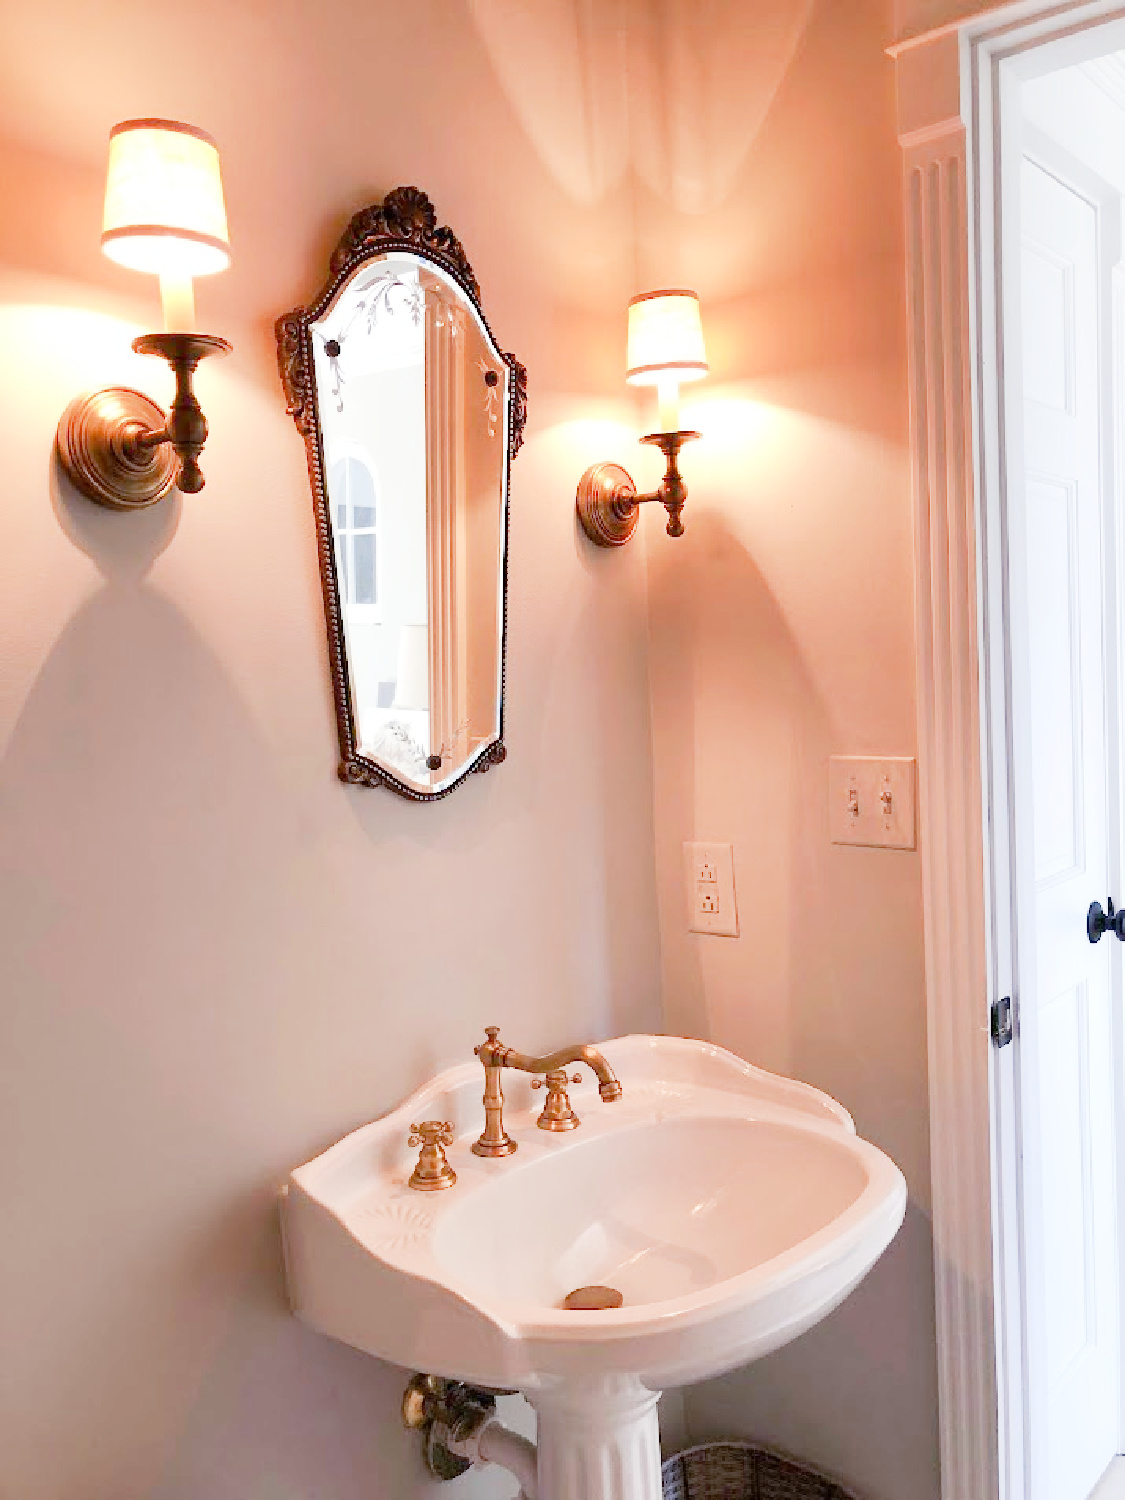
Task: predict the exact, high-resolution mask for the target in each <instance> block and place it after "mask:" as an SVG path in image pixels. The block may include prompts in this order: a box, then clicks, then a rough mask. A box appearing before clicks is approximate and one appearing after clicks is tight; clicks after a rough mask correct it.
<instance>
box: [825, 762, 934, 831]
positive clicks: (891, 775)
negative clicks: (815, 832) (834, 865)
mask: <svg viewBox="0 0 1125 1500" xmlns="http://www.w3.org/2000/svg"><path fill="white" fill-rule="evenodd" d="M914 779H915V778H914V761H913V760H912V759H910V758H909V757H907V756H902V755H896V756H884V757H883V758H881V759H878V758H876V757H874V756H844V755H833V756H832V757H831V758H830V759H829V762H828V829H829V837H830V838H831V840H832V842H833V843H834V844H864V845H867V846H868V847H870V848H876V849H913V848H915V847H916V838H915V832H914Z"/></svg>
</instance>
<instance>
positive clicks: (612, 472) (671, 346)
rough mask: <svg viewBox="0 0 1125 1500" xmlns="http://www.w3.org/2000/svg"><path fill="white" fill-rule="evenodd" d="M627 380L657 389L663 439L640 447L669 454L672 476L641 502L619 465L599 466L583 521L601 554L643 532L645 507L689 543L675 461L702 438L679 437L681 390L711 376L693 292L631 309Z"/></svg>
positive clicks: (586, 480) (636, 301)
mask: <svg viewBox="0 0 1125 1500" xmlns="http://www.w3.org/2000/svg"><path fill="white" fill-rule="evenodd" d="M626 365H627V368H626V371H625V379H626V380H627V381H628V382H629V383H630V384H631V385H654V386H656V389H657V397H658V408H659V422H660V431H659V432H650V433H649V434H648V436H647V437H643V438H642V439H641V442H642V443H652V444H653V446H654V447H657V448H659V449H660V451H661V453H663V455H664V458H665V461H666V465H667V466H666V468H665V470H664V478H663V479H662V480H661V481H660V488H659V489H657V490H653V491H652V493H651V494H648V495H638V494H637V487H636V485H635V484H634V483H633V481H632V479H631V478H630V476H629V474H628V473H627V472H626V470H625V469H623V468H621V466H620V465H619V464H610V463H604V464H594V465H593V466H592V467H591V468H589V469H587V470H586V472H585V474H583V476H582V478H581V479H580V480H579V482H578V500H577V505H578V518H579V520H580V521H581V522H582V529H583V531H585V533H586V535H587V536H588V537H589V538H590V540H591V541H592V542H596V543H597V545H598V546H599V547H620V546H621V545H622V544H623V543H624V542H627V541H628V540H629V538H630V537H631V536H632V535H633V532H634V531H636V529H637V521H638V519H639V516H640V509H639V507H640V506H642V505H643V504H644V503H645V502H646V501H648V500H659V501H660V503H661V504H662V505H663V506H664V508H665V510H667V512H668V525H667V527H666V530H667V532H668V535H669V536H683V534H684V523H683V522H682V521H681V520H680V512H681V511H682V510H683V508H684V501H685V500H686V499H687V485H686V484H685V483H684V481H683V478H682V477H681V475H680V470H679V466H678V464H677V460H678V458H679V454H680V449H681V448H682V447H683V445H684V444H685V443H687V442H690V441H691V439H692V438H697V437H698V436H699V433H698V432H682V431H680V384H681V382H682V381H685V380H702V379H703V377H704V375H706V374H707V355H706V351H705V350H704V347H703V324H702V322H701V321H700V317H699V298H698V296H697V295H696V294H695V292H645V293H644V294H643V295H642V296H640V297H634V298H633V300H632V302H630V303H629V346H628V354H627V356H626Z"/></svg>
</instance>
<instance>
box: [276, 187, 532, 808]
mask: <svg viewBox="0 0 1125 1500" xmlns="http://www.w3.org/2000/svg"><path fill="white" fill-rule="evenodd" d="M276 331H277V347H278V363H279V366H280V370H281V379H282V384H283V386H284V388H285V395H286V401H287V405H288V410H289V412H290V415H291V416H292V417H293V418H294V420H295V422H296V424H297V429H298V431H299V432H300V433H301V435H302V437H303V438H304V440H305V450H306V456H307V459H308V468H309V479H310V483H311V486H312V495H313V507H314V511H315V514H316V527H317V541H318V546H319V555H320V573H321V583H322V586H323V592H324V606H325V617H326V622H327V626H328V651H329V661H330V665H331V671H332V679H333V689H334V694H335V702H336V718H337V726H338V729H339V737H340V766H339V775H340V778H341V780H343V781H346V782H350V783H353V784H356V785H360V786H386V787H389V788H390V789H391V790H393V791H396V792H398V793H400V794H401V795H402V796H405V797H410V798H413V799H415V800H418V801H431V800H433V799H435V798H437V797H443V796H446V795H447V794H448V793H449V792H451V791H452V790H453V788H454V787H455V786H457V785H459V784H460V783H461V782H462V781H463V780H464V778H465V777H466V776H467V775H468V774H469V773H470V772H472V771H485V770H487V769H488V768H489V767H490V766H493V765H496V764H498V763H499V762H500V761H502V760H503V759H504V758H505V755H506V753H507V752H506V750H505V747H504V648H505V622H506V602H507V553H508V484H509V468H510V463H511V459H512V458H513V457H514V455H515V454H516V452H517V451H518V450H519V447H520V444H521V442H522V440H523V425H524V418H525V414H526V408H527V400H526V389H527V377H526V373H525V371H524V368H523V366H522V365H521V364H520V363H519V361H518V360H517V359H516V358H515V357H514V356H513V355H511V354H505V353H503V352H502V351H501V350H500V348H499V347H498V345H497V343H496V341H495V339H494V338H493V336H492V333H491V330H490V329H489V326H488V323H487V321H486V320H485V317H484V312H483V309H482V307H481V302H480V290H479V288H478V286H477V282H476V278H475V277H474V275H473V272H472V269H471V267H470V266H469V263H468V260H467V259H466V257H465V252H464V251H463V249H462V248H461V244H460V242H459V241H458V240H457V238H456V237H455V236H454V234H453V232H452V231H451V230H450V229H449V228H447V227H445V226H439V225H438V224H437V220H436V216H435V213H434V209H433V206H432V204H431V203H430V201H429V199H428V198H427V197H426V195H425V194H424V193H422V192H421V191H420V190H419V189H417V188H411V187H404V188H397V189H396V190H395V191H394V192H393V193H390V194H389V195H388V196H387V198H386V199H385V200H384V201H383V202H382V203H379V204H375V205H373V206H372V207H370V208H366V209H364V210H362V211H361V212H360V213H358V214H356V215H355V217H354V218H353V219H352V221H351V223H350V224H349V226H348V228H347V230H346V232H345V233H344V235H343V237H342V239H341V240H340V243H339V245H338V246H337V247H336V250H335V252H334V253H333V256H332V260H331V263H330V267H329V276H328V281H327V284H326V285H325V287H324V289H323V291H322V292H321V293H320V295H319V297H317V299H316V300H315V301H314V302H313V303H311V304H310V305H309V306H308V307H300V308H296V309H295V310H294V311H293V312H291V313H287V314H286V315H285V316H284V317H282V318H279V319H278V321H277V328H276Z"/></svg>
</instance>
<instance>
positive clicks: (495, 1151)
mask: <svg viewBox="0 0 1125 1500" xmlns="http://www.w3.org/2000/svg"><path fill="white" fill-rule="evenodd" d="M484 1031H485V1035H486V1036H487V1037H488V1041H487V1042H482V1043H481V1044H480V1046H479V1047H474V1048H473V1051H474V1052H475V1053H476V1055H477V1056H478V1057H479V1058H480V1060H481V1063H482V1064H483V1065H484V1130H483V1132H482V1134H481V1137H480V1139H479V1140H476V1141H474V1142H473V1148H472V1149H473V1152H474V1154H475V1155H477V1156H510V1155H511V1154H512V1152H513V1151H514V1150H515V1149H516V1143H515V1141H513V1140H512V1138H511V1136H510V1135H509V1134H508V1132H507V1131H506V1130H505V1129H504V1095H503V1094H502V1093H501V1092H500V1073H501V1070H502V1069H503V1068H515V1069H516V1070H517V1071H518V1072H520V1073H555V1072H557V1071H558V1070H559V1069H560V1068H565V1067H566V1066H567V1064H568V1063H579V1062H582V1063H585V1064H586V1066H587V1067H588V1068H590V1069H592V1070H593V1072H594V1073H596V1074H597V1078H598V1093H599V1094H600V1095H601V1096H602V1098H603V1099H604V1100H605V1102H606V1103H607V1104H611V1103H612V1102H613V1101H614V1100H615V1099H620V1098H621V1085H620V1084H619V1083H618V1081H617V1078H616V1076H615V1075H614V1072H613V1069H612V1068H611V1067H610V1065H609V1063H607V1062H606V1060H605V1058H604V1057H603V1056H602V1054H601V1053H600V1052H599V1051H598V1049H597V1048H596V1047H587V1046H581V1047H562V1048H560V1049H559V1051H558V1052H548V1053H547V1055H546V1056H545V1057H528V1056H527V1054H526V1053H523V1052H517V1051H516V1050H515V1049H514V1048H513V1047H505V1045H504V1043H503V1042H502V1041H500V1040H499V1037H500V1028H499V1026H486V1027H485V1028H484ZM568 1107H569V1106H568ZM543 1115H544V1116H546V1115H547V1110H544V1111H543ZM539 1123H540V1125H543V1117H542V1116H541V1117H540V1120H539ZM575 1124H577V1118H576V1119H575ZM557 1128H558V1127H557V1125H551V1124H548V1125H543V1129H544V1130H553V1129H557Z"/></svg>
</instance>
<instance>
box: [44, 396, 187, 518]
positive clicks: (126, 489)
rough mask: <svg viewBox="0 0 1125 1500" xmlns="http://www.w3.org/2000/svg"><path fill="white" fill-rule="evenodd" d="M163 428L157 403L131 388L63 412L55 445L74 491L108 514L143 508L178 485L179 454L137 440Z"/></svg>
mask: <svg viewBox="0 0 1125 1500" xmlns="http://www.w3.org/2000/svg"><path fill="white" fill-rule="evenodd" d="M163 426H164V413H163V411H162V410H161V408H160V407H159V406H157V404H156V402H155V401H151V400H150V399H149V398H148V397H147V396H145V395H143V394H142V393H141V392H140V391H134V390H131V389H130V388H129V387H128V386H121V385H114V386H109V387H108V388H107V389H106V390H104V391H94V392H93V394H92V395H88V396H79V397H78V398H77V399H76V400H74V401H72V402H71V403H70V405H69V406H68V407H67V409H66V410H65V411H64V412H63V414H62V420H61V421H60V422H59V430H58V432H57V434H56V436H55V447H56V449H57V451H58V455H59V461H60V463H61V464H62V466H63V468H64V469H65V470H66V472H67V474H68V476H69V477H70V480H71V482H72V483H73V484H74V486H75V488H76V489H79V490H81V491H82V493H83V494H84V495H85V496H86V497H87V499H89V500H94V501H96V502H97V503H98V504H99V505H106V506H108V507H109V509H110V510H144V509H145V508H146V507H147V506H149V505H155V504H156V502H157V501H158V500H163V499H164V496H165V495H166V494H167V493H168V491H169V490H170V489H171V488H172V486H173V485H174V484H175V482H176V468H177V464H176V455H175V454H174V453H173V452H172V450H171V448H169V447H168V446H167V445H165V444H162V445H161V446H160V447H157V448H145V447H142V446H141V445H140V443H139V442H138V441H137V439H138V438H139V437H140V435H141V434H142V433H144V432H151V431H153V429H159V428H161V427H163Z"/></svg>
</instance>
